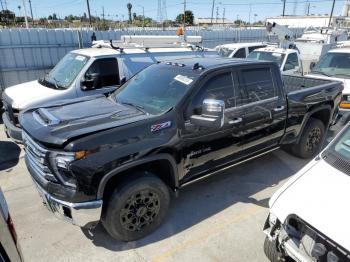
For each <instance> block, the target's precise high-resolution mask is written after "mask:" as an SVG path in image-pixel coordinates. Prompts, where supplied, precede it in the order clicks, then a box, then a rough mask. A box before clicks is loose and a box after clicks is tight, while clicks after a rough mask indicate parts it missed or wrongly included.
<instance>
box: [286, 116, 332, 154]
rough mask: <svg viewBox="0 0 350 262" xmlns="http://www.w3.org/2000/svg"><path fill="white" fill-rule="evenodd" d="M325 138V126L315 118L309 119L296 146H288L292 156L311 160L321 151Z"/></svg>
mask: <svg viewBox="0 0 350 262" xmlns="http://www.w3.org/2000/svg"><path fill="white" fill-rule="evenodd" d="M324 137H325V126H324V124H323V122H322V121H321V120H319V119H316V118H310V119H309V121H308V122H307V124H306V126H305V128H304V130H303V133H302V134H301V137H300V141H299V143H298V144H294V145H290V150H288V151H289V152H291V153H292V154H293V155H295V156H297V157H301V158H312V157H314V156H316V155H317V154H318V153H319V151H320V150H321V147H322V144H323V141H324Z"/></svg>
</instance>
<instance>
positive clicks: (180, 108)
mask: <svg viewBox="0 0 350 262" xmlns="http://www.w3.org/2000/svg"><path fill="white" fill-rule="evenodd" d="M185 48H187V47H185ZM101 50H102V51H101ZM132 50H133V52H132V51H130V55H128V54H127V51H126V49H124V50H123V51H121V50H120V48H113V49H108V51H107V50H104V49H103V48H102V49H99V48H92V49H86V50H79V51H73V52H71V53H70V54H68V55H67V56H66V57H65V58H64V59H63V60H62V61H61V62H60V63H59V64H58V65H57V66H56V67H55V68H54V69H53V70H52V71H51V72H50V73H49V74H48V76H47V77H46V78H45V79H43V80H42V81H41V82H42V84H40V85H43V83H46V86H47V87H45V86H42V87H40V90H46V91H42V92H39V93H38V95H33V96H32V100H33V101H35V102H33V103H29V102H26V101H28V99H27V100H26V99H25V98H24V97H23V100H21V99H19V98H18V99H16V98H15V96H20V95H22V94H18V92H19V91H18V90H20V88H19V87H15V88H13V89H12V88H9V89H7V90H9V91H7V90H6V91H5V93H4V95H3V97H4V102H5V108H6V112H5V116H4V123H5V125H8V126H10V125H11V120H8V119H6V118H7V117H8V118H9V119H13V118H15V119H18V120H16V121H17V122H16V124H17V127H16V128H17V129H18V130H17V131H18V132H21V137H19V136H17V137H15V139H17V140H22V142H23V144H24V147H25V151H26V155H25V161H26V165H27V168H28V171H29V173H30V175H31V177H32V178H33V181H34V184H35V186H36V188H37V190H38V192H39V194H40V196H41V197H42V199H43V202H44V203H45V205H46V207H47V208H48V210H49V211H50V212H52V213H53V214H54V215H56V216H57V217H59V218H61V219H64V220H66V221H69V222H71V223H72V224H75V225H78V226H80V227H88V228H91V227H94V226H96V224H97V223H99V222H101V223H102V225H103V226H104V228H105V229H106V231H107V232H108V234H109V235H111V236H112V237H113V238H115V239H118V240H122V241H134V240H137V239H140V238H142V237H144V236H146V235H148V234H150V233H151V232H153V231H154V230H155V229H156V228H158V227H159V226H160V224H161V223H162V221H164V219H165V217H166V214H167V210H168V208H169V204H170V199H171V197H170V195H171V193H172V192H173V193H174V194H175V195H177V194H179V192H180V190H181V189H182V188H183V187H185V186H187V185H189V184H191V183H193V182H195V181H197V180H200V179H203V178H205V177H207V176H209V175H214V174H215V173H218V172H220V171H221V170H223V169H227V168H229V167H231V166H234V165H238V164H240V163H242V162H246V161H248V160H251V159H254V158H256V157H259V156H261V155H263V154H266V153H269V152H271V151H273V150H276V149H278V148H283V149H284V150H286V151H287V152H290V153H291V154H293V155H295V156H297V157H301V158H313V157H315V156H317V155H318V154H319V151H320V150H321V148H322V144H323V141H324V139H325V134H326V132H327V130H328V128H329V126H330V125H331V124H332V123H334V121H335V118H336V117H337V113H338V105H339V104H340V102H341V99H342V91H343V83H342V82H339V81H334V80H330V79H317V78H311V77H304V76H295V75H282V74H281V69H280V66H279V65H278V64H277V63H275V62H270V61H259V60H246V59H231V58H222V57H212V55H211V53H209V54H208V55H206V54H205V53H204V51H200V50H201V49H200V50H199V49H198V48H196V49H195V51H193V48H191V49H190V50H192V51H189V52H188V53H185V54H181V55H179V53H177V55H169V54H168V55H164V56H162V55H160V58H161V57H162V58H164V60H166V61H159V60H161V59H160V58H159V59H156V60H157V61H156V63H149V64H147V65H146V64H145V63H144V60H143V59H144V58H148V57H147V53H148V52H150V49H147V52H145V53H146V55H144V54H143V53H142V57H143V58H142V60H141V61H142V62H141V63H140V64H138V66H139V69H138V70H135V71H134V72H135V75H134V76H132V74H130V75H128V77H125V74H121V73H120V72H119V71H118V73H117V74H118V76H122V77H121V78H120V77H119V82H116V83H110V85H108V87H107V89H105V90H104V91H103V90H102V89H103V88H102V89H101V88H100V87H102V86H104V85H103V83H105V81H107V82H108V81H109V80H111V79H115V75H116V74H115V73H113V74H112V73H111V74H105V72H108V71H112V70H115V68H116V67H115V66H113V65H111V64H109V63H106V64H105V63H104V62H103V63H102V64H101V65H99V69H98V73H94V72H95V71H94V72H90V71H89V70H90V69H91V68H94V66H93V65H94V63H95V62H96V61H99V60H100V59H97V58H96V57H95V56H94V55H93V54H97V53H98V54H100V52H103V58H101V59H114V60H116V58H110V57H109V56H107V53H108V54H109V55H111V56H112V53H113V52H119V53H118V55H120V57H118V58H117V60H116V61H117V63H118V65H119V63H120V61H123V60H119V59H123V58H124V59H126V60H125V61H128V62H130V64H129V65H133V66H136V64H137V61H138V58H140V56H139V52H140V51H139V50H137V51H136V50H135V49H132ZM167 50H168V51H169V49H167ZM196 52H201V53H200V54H201V55H200V56H198V55H197V53H196ZM253 52H255V51H253ZM134 53H136V54H137V55H135V54H134ZM164 53H165V52H164ZM131 54H133V55H131ZM114 55H115V53H114ZM150 56H153V55H150ZM169 56H172V57H169ZM179 56H182V58H180V57H179ZM106 57H107V58H106ZM134 59H135V60H134ZM132 61H133V62H135V63H136V64H134V63H132ZM113 68H114V69H113ZM117 68H122V69H123V70H126V69H125V68H126V66H125V64H124V65H122V66H119V67H117ZM141 69H142V70H141ZM136 71H137V72H136ZM123 72H125V71H123ZM71 74H73V75H71ZM101 76H105V77H101ZM68 78H69V81H68V80H67V79H68ZM122 79H125V80H123V81H121V80H122ZM126 79H128V80H127V81H126ZM124 82H125V83H124ZM64 84H65V86H64ZM16 88H18V90H16ZM22 88H23V89H24V87H22ZM71 90H73V91H71ZM96 90H98V91H96ZM89 91H96V92H92V93H89V94H87V93H84V92H89ZM60 92H63V93H64V92H67V93H69V92H73V93H75V94H77V93H79V92H81V95H74V96H73V95H72V96H68V97H64V96H59V95H58V94H61V93H60ZM63 93H62V94H63ZM70 94H72V93H70ZM28 97H29V94H28V96H27V98H28ZM35 97H38V100H35ZM39 97H40V99H39ZM57 98H59V99H57ZM67 98H70V99H67ZM16 103H18V104H17V105H19V104H21V103H23V104H22V105H24V106H23V107H20V106H17V107H16ZM13 108H20V111H16V112H13V111H14V109H13ZM6 121H8V122H10V123H8V122H6ZM12 125H13V122H12ZM17 131H16V132H17ZM8 133H9V134H11V132H10V131H8ZM342 143H343V142H342ZM344 147H346V145H344ZM321 156H322V155H320V156H318V157H317V158H316V159H315V160H313V162H317V161H319V159H321V158H322V157H321ZM310 165H311V164H310ZM345 166H346V165H345ZM307 170H308V169H307V168H304V169H303V171H301V172H303V173H305V171H307ZM296 176H298V175H296ZM290 184H291V182H289V183H287V185H286V186H285V187H284V188H287V187H288V188H292V187H291V186H288V185H290ZM325 186H326V185H324V184H322V186H320V190H321V189H322V188H323V187H325ZM298 190H300V189H298ZM305 190H306V189H305ZM325 190H326V189H325V188H323V190H322V191H323V192H325ZM317 192H321V191H317ZM276 194H277V193H276ZM278 194H280V195H283V194H285V192H284V191H283V190H282V191H281V190H280V191H278ZM292 194H293V193H291V195H290V197H292ZM294 194H296V193H295V192H294ZM305 194H306V193H305ZM278 199H279V197H276V198H272V200H271V202H270V203H271V208H272V209H271V214H270V216H269V218H268V220H267V222H266V225H265V231H266V233H267V235H268V237H267V240H266V242H265V249H266V250H267V251H266V254H267V256H268V257H269V258H270V259H271V260H272V261H277V260H276V259H280V258H282V257H283V256H291V257H293V256H292V254H291V253H290V252H291V251H289V250H290V249H287V248H285V244H286V242H288V240H289V239H290V238H291V237H294V235H288V236H287V237H286V234H285V233H281V232H282V228H284V225H285V223H287V224H288V221H289V220H286V218H287V217H288V216H289V215H290V216H292V217H295V216H296V217H297V218H296V220H297V219H299V218H301V219H306V220H308V217H306V216H305V217H298V212H296V213H293V211H294V210H291V213H288V212H286V210H287V208H289V207H292V206H291V205H289V202H288V201H290V202H293V200H288V199H286V200H285V203H282V202H281V203H282V204H281V206H276V207H275V205H276V204H275V203H278V202H277V201H278ZM298 200H299V199H298ZM301 201H302V199H301V198H300V201H299V202H300V203H301ZM296 203H298V201H295V203H293V204H294V205H297V204H296ZM288 205H289V206H288ZM277 207H280V208H281V209H283V210H282V211H278V209H277ZM275 208H276V211H274V209H275ZM296 211H298V210H296ZM302 211H303V210H302ZM308 211H309V212H310V210H308ZM277 219H279V221H280V222H279V223H277V222H276V221H277ZM298 221H299V220H298ZM300 221H304V220H300ZM300 223H302V222H300ZM309 223H312V222H309ZM287 224H286V227H287ZM277 225H279V227H277ZM288 225H289V224H288ZM288 227H289V226H288ZM285 230H287V229H285ZM283 232H284V231H283ZM286 232H287V234H288V232H289V231H288V230H287V231H286ZM302 233H303V234H304V233H305V230H304V229H303V230H302ZM324 234H325V235H326V236H327V237H332V236H331V235H327V233H324ZM316 235H317V234H315V233H314V234H313V235H311V233H310V234H307V236H308V237H309V238H312V236H316ZM322 236H323V235H322ZM328 240H329V239H328ZM315 241H316V240H315ZM334 241H336V240H334ZM303 243H304V242H303ZM310 243H311V242H308V244H310ZM315 243H319V242H318V240H317V241H316V242H315ZM332 243H333V242H332ZM322 244H323V245H324V246H325V245H326V244H324V242H322ZM338 244H339V243H338ZM315 245H316V244H315ZM340 245H341V244H339V246H337V247H339V248H341V247H342V246H340ZM273 247H275V249H273ZM312 248H313V246H312ZM327 248H328V246H327ZM344 248H345V250H349V249H346V248H348V247H347V246H345V247H344ZM318 250H319V249H317V251H318ZM330 250H331V249H330V248H328V249H327V252H326V253H325V254H326V255H327V256H328V253H330ZM332 250H333V249H332ZM337 250H338V249H337ZM334 252H335V251H334ZM311 255H313V254H311ZM335 255H336V256H337V257H339V255H338V253H336V254H335ZM329 256H331V255H329ZM296 257H297V256H294V257H293V258H296ZM310 258H311V257H310ZM274 259H275V260H274ZM300 261H304V260H300ZM326 261H327V260H326ZM330 261H333V260H330ZM334 261H335V260H334Z"/></svg>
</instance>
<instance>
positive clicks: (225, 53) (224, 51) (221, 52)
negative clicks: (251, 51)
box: [218, 47, 235, 57]
mask: <svg viewBox="0 0 350 262" xmlns="http://www.w3.org/2000/svg"><path fill="white" fill-rule="evenodd" d="M233 51H235V48H233V49H228V48H227V47H220V48H219V49H218V54H219V56H221V57H229V56H230V55H231V54H232V52H233Z"/></svg>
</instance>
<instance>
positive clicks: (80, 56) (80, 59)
mask: <svg viewBox="0 0 350 262" xmlns="http://www.w3.org/2000/svg"><path fill="white" fill-rule="evenodd" d="M75 59H76V60H79V61H84V60H85V57H84V56H82V55H78V56H76V57H75Z"/></svg>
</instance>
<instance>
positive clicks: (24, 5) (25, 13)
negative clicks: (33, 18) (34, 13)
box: [23, 0, 29, 29]
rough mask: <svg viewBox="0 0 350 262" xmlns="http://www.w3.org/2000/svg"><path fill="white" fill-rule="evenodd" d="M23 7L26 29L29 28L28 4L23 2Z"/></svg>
mask: <svg viewBox="0 0 350 262" xmlns="http://www.w3.org/2000/svg"><path fill="white" fill-rule="evenodd" d="M23 7H24V20H25V21H26V28H27V29H28V28H29V25H28V18H27V7H26V2H25V0H23Z"/></svg>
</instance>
